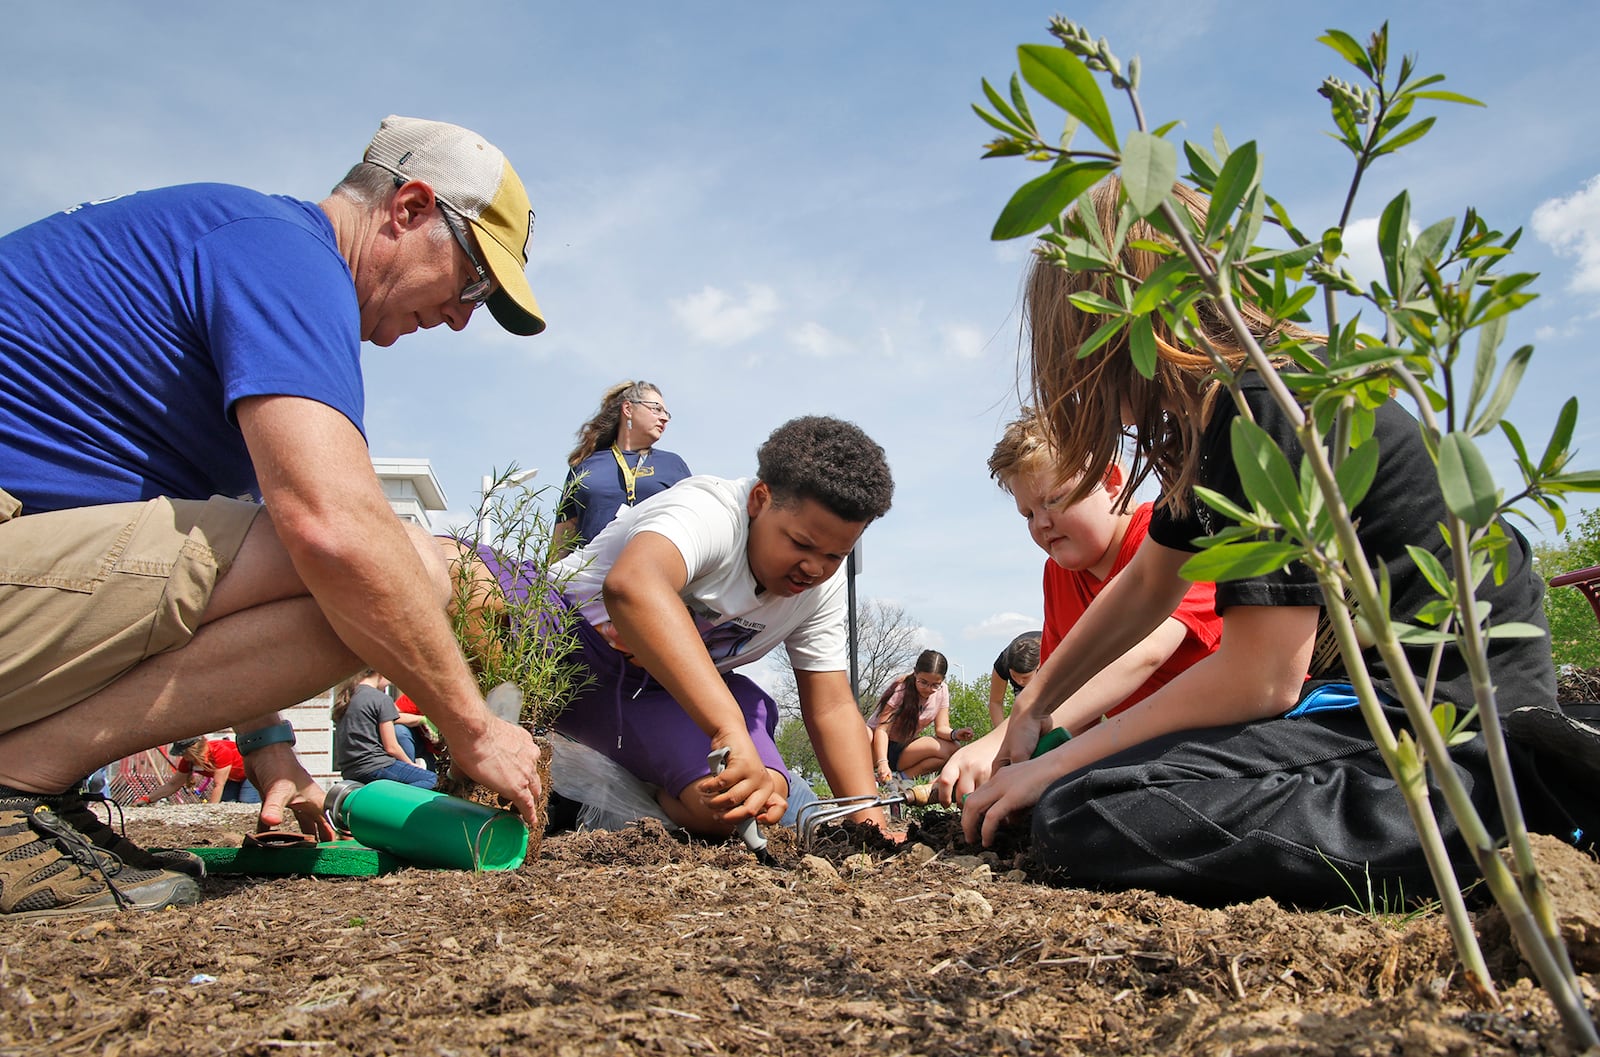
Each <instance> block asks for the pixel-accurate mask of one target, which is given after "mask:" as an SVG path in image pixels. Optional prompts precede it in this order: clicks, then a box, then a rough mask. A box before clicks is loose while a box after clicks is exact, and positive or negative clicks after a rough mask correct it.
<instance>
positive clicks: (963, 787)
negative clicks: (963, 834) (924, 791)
mask: <svg viewBox="0 0 1600 1057" xmlns="http://www.w3.org/2000/svg"><path fill="white" fill-rule="evenodd" d="M1004 740H1005V729H1004V728H1001V729H1000V730H992V731H990V732H989V733H987V734H985V735H984V736H983V737H981V738H979V739H978V740H977V741H974V742H972V743H971V744H969V745H963V746H961V748H959V749H957V750H956V751H955V752H953V753H951V755H950V759H948V760H946V761H945V765H944V767H943V768H942V769H941V770H940V771H939V776H938V777H937V778H935V779H934V780H933V795H934V796H935V797H936V798H937V799H938V801H939V802H940V803H942V804H960V803H961V798H962V797H964V796H966V795H967V794H968V793H970V792H972V791H973V790H974V789H976V788H978V786H980V785H982V784H983V783H984V782H987V781H988V780H989V775H990V774H991V773H993V771H994V757H995V753H997V752H998V751H999V750H1000V745H1001V744H1002V742H1003V741H1004Z"/></svg>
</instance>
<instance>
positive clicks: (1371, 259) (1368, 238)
mask: <svg viewBox="0 0 1600 1057" xmlns="http://www.w3.org/2000/svg"><path fill="white" fill-rule="evenodd" d="M1409 230H1410V234H1411V237H1412V238H1416V237H1417V235H1418V234H1419V233H1420V232H1421V231H1422V229H1421V228H1419V227H1418V226H1417V225H1416V224H1415V223H1414V222H1413V223H1412V224H1411V225H1410V228H1409ZM1344 253H1345V262H1344V266H1345V267H1346V268H1348V269H1349V270H1350V274H1351V275H1353V276H1355V277H1356V282H1358V283H1360V284H1361V286H1362V288H1363V289H1365V288H1366V287H1367V286H1369V285H1371V284H1372V283H1374V282H1381V281H1383V255H1382V254H1380V253H1379V252H1378V218H1377V217H1362V218H1360V219H1359V220H1352V221H1351V222H1350V223H1349V224H1347V225H1346V226H1345V229H1344Z"/></svg>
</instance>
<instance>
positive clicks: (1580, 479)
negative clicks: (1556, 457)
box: [1544, 470, 1600, 492]
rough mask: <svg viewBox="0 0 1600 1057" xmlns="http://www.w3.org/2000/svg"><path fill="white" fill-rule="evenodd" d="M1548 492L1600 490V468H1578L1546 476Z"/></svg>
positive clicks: (1546, 489) (1545, 483)
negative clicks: (1571, 471) (1569, 471)
mask: <svg viewBox="0 0 1600 1057" xmlns="http://www.w3.org/2000/svg"><path fill="white" fill-rule="evenodd" d="M1544 485H1545V491H1547V492H1555V491H1561V492H1600V470H1578V471H1576V472H1574V473H1559V474H1556V475H1555V476H1554V477H1547V478H1545V482H1544Z"/></svg>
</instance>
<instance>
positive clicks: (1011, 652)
mask: <svg viewBox="0 0 1600 1057" xmlns="http://www.w3.org/2000/svg"><path fill="white" fill-rule="evenodd" d="M1043 634H1044V632H1042V631H1024V632H1023V633H1022V634H1021V635H1018V636H1017V637H1016V638H1014V639H1012V640H1011V642H1010V643H1009V644H1008V645H1007V646H1006V648H1005V649H1003V650H1001V651H1000V656H998V657H996V658H995V659H994V670H993V671H991V672H990V673H989V728H990V729H991V730H992V729H994V728H995V727H998V726H999V725H1000V724H1001V722H1002V721H1003V720H1004V719H1005V718H1006V712H1005V704H1006V688H1007V687H1010V688H1011V692H1012V693H1013V694H1020V693H1022V691H1023V690H1024V689H1025V688H1026V687H1027V685H1028V683H1029V682H1030V681H1031V680H1032V679H1033V673H1034V672H1036V671H1038V670H1039V639H1040V638H1041V637H1042V636H1043Z"/></svg>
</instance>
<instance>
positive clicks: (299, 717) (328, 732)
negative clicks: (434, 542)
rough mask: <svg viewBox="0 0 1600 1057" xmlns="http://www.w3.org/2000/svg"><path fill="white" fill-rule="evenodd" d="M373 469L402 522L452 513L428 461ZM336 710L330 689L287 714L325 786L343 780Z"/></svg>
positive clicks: (377, 463)
mask: <svg viewBox="0 0 1600 1057" xmlns="http://www.w3.org/2000/svg"><path fill="white" fill-rule="evenodd" d="M372 469H373V471H374V472H375V473H376V474H377V475H378V480H379V481H380V482H381V483H382V484H383V494H384V496H385V498H387V499H388V500H389V506H390V507H391V508H392V509H393V510H394V512H395V516H397V517H399V518H401V519H402V520H405V521H411V522H414V523H416V524H419V525H423V526H427V525H428V524H429V515H430V514H431V513H433V512H435V511H438V512H442V511H444V510H447V509H449V504H448V502H447V500H446V499H445V495H444V489H443V488H441V487H440V486H439V480H438V478H436V477H435V476H434V475H433V467H432V465H431V464H430V463H429V462H428V460H427V459H382V458H374V459H373V460H372ZM332 706H333V691H332V689H331V688H330V689H329V690H327V691H325V692H324V693H322V694H321V695H320V696H318V697H314V698H311V699H310V700H308V701H303V702H301V703H300V704H298V705H295V706H294V707H293V708H290V709H288V710H286V711H285V713H284V716H285V718H286V719H287V720H288V721H289V722H290V724H292V725H293V726H294V735H295V751H296V752H298V753H299V754H300V759H301V761H302V762H304V764H305V766H306V770H307V771H309V772H311V777H313V778H315V779H316V780H317V781H319V782H321V783H322V784H323V785H324V786H326V785H328V784H330V783H332V782H336V781H338V780H339V772H338V771H336V770H334V767H333V720H332V718H331V717H330V716H329V715H328V710H329V709H330V708H331V707H332Z"/></svg>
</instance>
